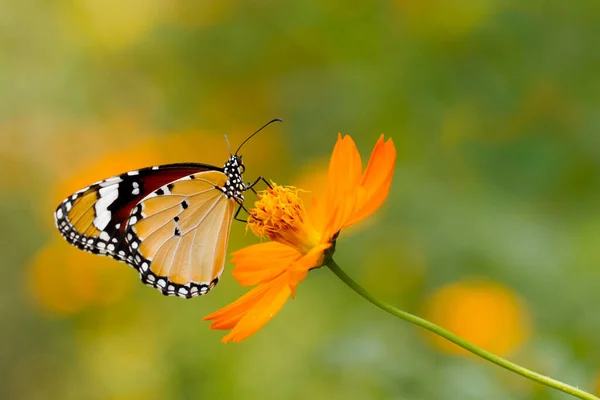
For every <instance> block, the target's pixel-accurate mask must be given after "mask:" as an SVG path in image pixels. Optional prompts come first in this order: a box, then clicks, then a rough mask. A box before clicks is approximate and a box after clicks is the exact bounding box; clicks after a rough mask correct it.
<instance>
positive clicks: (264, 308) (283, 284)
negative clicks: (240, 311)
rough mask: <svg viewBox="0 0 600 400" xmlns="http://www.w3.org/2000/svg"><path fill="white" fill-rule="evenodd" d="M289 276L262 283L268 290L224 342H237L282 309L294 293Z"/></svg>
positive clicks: (283, 275) (281, 276)
mask: <svg viewBox="0 0 600 400" xmlns="http://www.w3.org/2000/svg"><path fill="white" fill-rule="evenodd" d="M289 278H290V277H289V274H282V275H280V276H278V277H277V278H276V279H274V280H273V281H271V282H269V283H266V284H262V285H260V286H259V288H260V287H261V286H265V287H266V290H265V291H264V292H262V297H261V298H260V299H259V300H258V301H257V302H255V303H254V305H253V306H252V307H251V308H250V309H248V311H247V312H246V313H245V315H243V316H242V317H241V319H239V321H238V322H237V324H235V326H234V327H233V329H232V330H231V332H229V334H227V335H226V336H225V337H224V338H223V339H222V342H223V343H227V342H229V341H230V340H233V342H234V343H237V342H239V341H241V340H244V339H246V338H247V337H249V336H251V335H252V334H254V333H255V332H256V331H258V330H259V329H260V328H261V327H262V326H263V325H264V324H266V323H267V322H269V321H270V320H271V318H273V316H275V314H277V313H278V312H279V310H281V307H283V305H284V304H285V302H286V301H287V299H288V298H289V297H290V295H291V293H292V290H291V289H290V286H289ZM257 289H258V288H257ZM251 292H252V291H251Z"/></svg>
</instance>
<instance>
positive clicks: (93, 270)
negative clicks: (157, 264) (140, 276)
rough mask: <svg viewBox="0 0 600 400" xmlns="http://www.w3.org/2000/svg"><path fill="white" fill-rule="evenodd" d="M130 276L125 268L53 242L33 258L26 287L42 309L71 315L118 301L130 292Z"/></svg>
mask: <svg viewBox="0 0 600 400" xmlns="http://www.w3.org/2000/svg"><path fill="white" fill-rule="evenodd" d="M127 275H129V276H127ZM132 275H135V274H134V273H133V271H131V268H130V267H127V266H126V265H125V264H122V263H117V262H116V261H114V260H111V259H110V258H108V257H100V256H94V255H91V254H88V253H85V252H83V251H80V250H76V249H74V248H71V246H69V245H68V244H67V243H66V242H62V241H59V240H58V239H57V240H55V241H54V242H52V243H50V244H49V245H48V246H46V247H45V248H43V249H42V250H40V251H39V252H38V254H37V255H36V256H35V257H34V258H33V260H32V262H31V264H30V267H29V271H28V279H27V283H28V286H29V292H30V293H31V297H32V298H33V299H34V300H35V302H36V303H37V304H38V305H39V306H40V307H41V308H42V309H44V310H46V311H48V312H50V313H51V314H56V315H71V314H74V313H77V312H79V311H81V310H83V309H84V308H85V307H87V306H93V305H95V306H102V305H109V304H112V303H115V302H117V301H119V300H120V299H121V298H123V296H124V295H125V294H126V293H127V292H128V291H129V290H130V288H131V286H132V282H134V279H133V276H132Z"/></svg>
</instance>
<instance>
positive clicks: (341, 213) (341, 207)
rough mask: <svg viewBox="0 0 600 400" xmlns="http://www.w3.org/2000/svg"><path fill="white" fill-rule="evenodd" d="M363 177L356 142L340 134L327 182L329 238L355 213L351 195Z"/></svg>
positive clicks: (327, 226) (327, 230)
mask: <svg viewBox="0 0 600 400" xmlns="http://www.w3.org/2000/svg"><path fill="white" fill-rule="evenodd" d="M361 175H362V161H361V159H360V154H359V152H358V149H357V148H356V145H355V144H354V141H353V140H352V138H351V137H350V136H348V135H346V136H344V137H343V138H342V135H341V134H338V140H337V143H336V145H335V147H334V149H333V154H332V155H331V161H330V162H329V172H328V180H327V215H328V223H327V224H326V226H325V228H326V229H324V232H326V235H327V236H331V235H333V234H335V233H336V232H337V231H339V230H340V229H341V228H342V225H343V223H344V221H345V220H346V219H347V218H348V216H349V215H350V213H351V212H352V211H353V209H354V200H355V197H354V196H352V195H351V194H352V193H353V191H355V190H356V188H357V187H358V185H359V184H360V179H361Z"/></svg>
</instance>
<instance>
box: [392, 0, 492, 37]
mask: <svg viewBox="0 0 600 400" xmlns="http://www.w3.org/2000/svg"><path fill="white" fill-rule="evenodd" d="M396 6H397V9H398V13H399V15H400V18H401V19H402V21H403V23H404V25H405V26H406V27H407V28H408V29H409V30H410V31H411V32H413V33H415V34H418V35H421V36H428V37H439V38H452V37H459V36H462V35H465V34H467V33H469V32H471V31H472V30H473V29H475V28H477V27H478V26H480V25H481V24H483V23H484V22H485V21H487V19H488V18H489V17H490V15H492V14H493V13H494V12H495V11H496V9H497V8H498V4H497V2H496V1H495V0H461V1H444V0H422V1H413V0H396Z"/></svg>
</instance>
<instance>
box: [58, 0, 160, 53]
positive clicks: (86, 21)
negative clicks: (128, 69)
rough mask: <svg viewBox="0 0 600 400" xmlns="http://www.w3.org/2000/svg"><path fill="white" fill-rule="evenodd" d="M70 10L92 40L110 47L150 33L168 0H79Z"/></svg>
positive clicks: (138, 38) (114, 47)
mask: <svg viewBox="0 0 600 400" xmlns="http://www.w3.org/2000/svg"><path fill="white" fill-rule="evenodd" d="M69 4H70V5H71V6H70V7H71V8H69V9H68V10H67V12H68V13H70V14H71V17H72V19H73V21H74V24H75V25H76V26H77V28H78V29H79V30H80V31H81V32H82V33H83V34H84V35H85V37H86V38H87V39H88V40H89V41H91V42H92V43H93V44H95V45H98V46H99V47H101V48H104V49H107V50H115V49H119V48H122V47H126V46H129V45H131V44H133V43H135V42H136V41H138V40H140V39H141V38H143V37H144V36H145V35H146V34H148V33H149V32H150V31H151V30H152V29H153V28H154V27H155V26H156V25H157V24H158V22H159V21H160V19H161V18H162V17H163V15H164V11H165V9H166V7H167V2H166V1H165V0H129V1H118V0H102V1H98V0H77V1H75V2H73V3H69Z"/></svg>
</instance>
